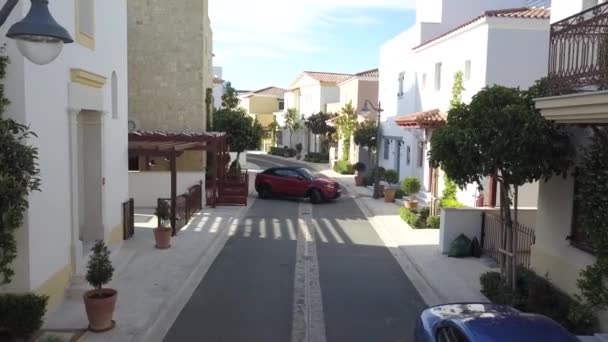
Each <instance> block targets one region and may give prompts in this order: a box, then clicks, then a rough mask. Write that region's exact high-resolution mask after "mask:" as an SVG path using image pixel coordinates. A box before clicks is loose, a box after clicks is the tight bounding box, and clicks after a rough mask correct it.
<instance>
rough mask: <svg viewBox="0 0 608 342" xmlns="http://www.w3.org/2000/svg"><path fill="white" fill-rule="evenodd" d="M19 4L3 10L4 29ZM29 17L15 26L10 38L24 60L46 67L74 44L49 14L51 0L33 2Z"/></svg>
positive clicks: (11, 3)
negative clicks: (67, 47)
mask: <svg viewBox="0 0 608 342" xmlns="http://www.w3.org/2000/svg"><path fill="white" fill-rule="evenodd" d="M18 2H19V0H7V1H6V3H5V4H4V6H3V7H2V9H0V26H2V25H4V23H5V22H6V19H8V16H9V15H10V14H11V12H12V11H13V9H14V8H15V6H16V5H17V3H18ZM31 2H32V5H31V7H30V11H29V12H28V14H27V15H26V16H25V17H24V18H23V19H22V20H21V21H19V22H17V23H15V24H14V25H13V26H11V28H10V29H9V30H8V32H7V33H6V36H7V37H9V38H11V39H15V40H16V42H17V48H18V49H19V52H20V53H21V54H22V55H23V57H25V58H27V60H29V61H30V62H32V63H35V64H38V65H45V64H48V63H50V62H52V61H54V60H55V59H56V58H57V57H58V56H59V54H60V53H61V50H62V49H63V44H69V43H72V42H74V40H73V39H72V37H71V36H70V34H69V32H68V31H67V30H66V29H65V28H63V27H62V26H61V25H59V24H58V23H57V22H56V21H55V19H53V16H52V15H51V13H50V12H49V2H48V0H31Z"/></svg>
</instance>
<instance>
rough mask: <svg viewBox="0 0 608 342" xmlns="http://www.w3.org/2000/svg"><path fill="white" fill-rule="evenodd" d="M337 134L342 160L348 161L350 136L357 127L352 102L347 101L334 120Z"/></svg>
mask: <svg viewBox="0 0 608 342" xmlns="http://www.w3.org/2000/svg"><path fill="white" fill-rule="evenodd" d="M336 127H337V128H338V135H339V137H340V139H342V160H344V161H349V159H350V138H351V137H352V135H353V133H354V131H355V129H356V128H357V114H356V113H355V108H354V107H353V102H352V101H349V102H348V103H347V104H346V106H344V107H343V108H342V113H341V114H340V115H339V116H338V119H337V120H336Z"/></svg>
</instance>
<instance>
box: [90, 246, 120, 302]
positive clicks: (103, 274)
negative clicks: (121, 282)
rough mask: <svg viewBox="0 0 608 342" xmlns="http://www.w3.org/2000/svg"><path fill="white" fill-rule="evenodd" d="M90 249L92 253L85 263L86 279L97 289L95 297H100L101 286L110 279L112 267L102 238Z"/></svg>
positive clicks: (101, 293) (112, 271) (101, 294)
mask: <svg viewBox="0 0 608 342" xmlns="http://www.w3.org/2000/svg"><path fill="white" fill-rule="evenodd" d="M91 251H93V254H92V255H91V258H90V259H89V263H88V264H87V274H86V279H87V282H88V283H89V285H91V286H92V287H93V288H95V289H96V290H97V297H99V298H102V297H103V292H102V288H103V286H104V285H106V284H107V283H109V282H110V281H111V280H112V275H113V274H114V267H112V262H111V261H110V250H109V249H108V247H107V246H106V244H105V243H104V242H103V240H98V241H97V242H96V243H95V245H94V246H93V248H92V249H91Z"/></svg>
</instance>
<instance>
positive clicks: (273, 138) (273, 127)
mask: <svg viewBox="0 0 608 342" xmlns="http://www.w3.org/2000/svg"><path fill="white" fill-rule="evenodd" d="M278 129H279V123H278V121H277V117H276V115H273V116H272V122H271V123H270V125H268V132H269V135H270V146H271V147H275V146H277V130H278Z"/></svg>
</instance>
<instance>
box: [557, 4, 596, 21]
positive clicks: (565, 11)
mask: <svg viewBox="0 0 608 342" xmlns="http://www.w3.org/2000/svg"><path fill="white" fill-rule="evenodd" d="M601 2H604V1H602V0H599V1H598V0H552V2H551V23H554V22H557V21H560V20H562V19H565V18H567V17H569V16H571V15H575V14H577V13H580V12H582V11H584V10H586V9H588V8H590V7H593V6H595V5H597V4H598V3H601Z"/></svg>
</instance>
